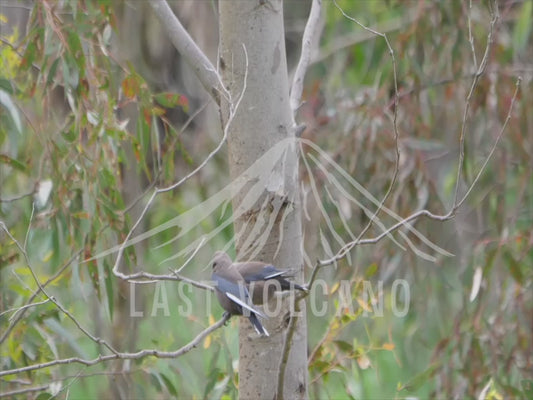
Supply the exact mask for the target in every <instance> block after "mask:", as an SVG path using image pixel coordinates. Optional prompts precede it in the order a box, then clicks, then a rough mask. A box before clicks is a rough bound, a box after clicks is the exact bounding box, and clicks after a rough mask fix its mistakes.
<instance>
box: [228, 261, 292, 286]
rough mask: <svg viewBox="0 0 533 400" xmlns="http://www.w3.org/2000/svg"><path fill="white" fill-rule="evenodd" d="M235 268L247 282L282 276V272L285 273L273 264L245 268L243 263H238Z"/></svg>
mask: <svg viewBox="0 0 533 400" xmlns="http://www.w3.org/2000/svg"><path fill="white" fill-rule="evenodd" d="M237 269H238V270H239V272H240V273H241V275H242V276H243V277H244V279H245V280H246V282H248V283H250V282H254V281H266V280H268V279H273V278H276V277H278V276H283V274H284V273H285V271H280V270H279V269H276V268H275V267H274V266H273V265H265V266H261V268H254V269H246V264H245V263H239V264H237ZM244 271H246V272H244ZM251 271H253V272H251Z"/></svg>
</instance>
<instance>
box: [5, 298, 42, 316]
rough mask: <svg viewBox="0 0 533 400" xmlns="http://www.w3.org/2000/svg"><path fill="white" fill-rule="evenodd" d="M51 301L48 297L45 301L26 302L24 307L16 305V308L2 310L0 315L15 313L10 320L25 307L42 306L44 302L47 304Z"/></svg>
mask: <svg viewBox="0 0 533 400" xmlns="http://www.w3.org/2000/svg"><path fill="white" fill-rule="evenodd" d="M49 301H50V299H46V300H43V301H38V302H36V303H30V304H25V305H23V306H22V307H14V308H10V309H9V310H5V311H2V312H0V317H1V316H2V315H4V314H8V313H10V312H12V313H13V315H12V316H11V317H10V318H9V319H10V320H11V319H13V318H15V316H16V315H17V314H18V313H19V312H22V311H24V310H25V309H27V308H30V307H35V306H40V305H42V304H46V303H48V302H49Z"/></svg>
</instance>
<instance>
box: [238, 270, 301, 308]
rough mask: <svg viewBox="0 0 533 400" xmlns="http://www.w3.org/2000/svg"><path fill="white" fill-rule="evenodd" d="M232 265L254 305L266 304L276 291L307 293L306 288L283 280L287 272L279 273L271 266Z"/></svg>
mask: <svg viewBox="0 0 533 400" xmlns="http://www.w3.org/2000/svg"><path fill="white" fill-rule="evenodd" d="M233 265H235V268H236V269H237V271H239V273H240V274H241V276H242V277H243V278H244V280H245V281H246V283H247V287H248V291H249V292H250V294H251V296H252V301H253V302H254V304H263V303H266V302H268V300H270V299H271V298H272V296H273V295H274V293H275V292H276V291H278V290H291V289H297V290H301V291H303V292H307V288H305V287H303V286H300V285H298V284H297V283H294V282H290V281H288V280H287V279H285V277H286V276H287V271H280V270H279V269H277V268H275V267H274V266H273V265H271V264H266V263H263V262H260V261H247V262H239V263H235V264H233Z"/></svg>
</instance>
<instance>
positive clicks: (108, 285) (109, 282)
mask: <svg viewBox="0 0 533 400" xmlns="http://www.w3.org/2000/svg"><path fill="white" fill-rule="evenodd" d="M104 270H105V291H106V294H107V307H108V308H109V318H110V320H111V321H113V311H114V305H115V303H114V301H115V300H114V296H113V272H112V271H111V267H110V266H109V263H108V262H107V261H104Z"/></svg>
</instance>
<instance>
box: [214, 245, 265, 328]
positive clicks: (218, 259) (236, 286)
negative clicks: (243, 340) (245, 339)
mask: <svg viewBox="0 0 533 400" xmlns="http://www.w3.org/2000/svg"><path fill="white" fill-rule="evenodd" d="M211 279H212V280H213V281H215V283H216V287H215V289H216V290H215V292H216V295H217V298H218V301H219V303H220V305H221V306H222V308H223V309H224V310H226V312H227V313H229V314H230V315H245V316H247V317H248V319H249V320H250V322H251V323H252V326H253V327H254V328H255V330H256V332H257V333H258V334H260V335H262V336H268V332H267V330H266V329H265V328H264V327H263V325H261V322H260V321H259V318H257V316H258V315H260V316H261V317H264V318H266V316H265V315H264V314H262V313H261V312H260V311H258V310H256V309H255V308H254V307H253V306H252V304H251V301H250V294H249V293H248V289H247V288H246V283H245V281H244V278H243V277H242V276H241V274H240V273H239V272H238V271H237V269H236V268H235V266H234V265H233V262H232V261H231V258H229V256H228V255H227V254H226V253H224V252H223V251H217V252H216V253H215V256H214V257H213V274H212V275H211Z"/></svg>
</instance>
